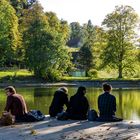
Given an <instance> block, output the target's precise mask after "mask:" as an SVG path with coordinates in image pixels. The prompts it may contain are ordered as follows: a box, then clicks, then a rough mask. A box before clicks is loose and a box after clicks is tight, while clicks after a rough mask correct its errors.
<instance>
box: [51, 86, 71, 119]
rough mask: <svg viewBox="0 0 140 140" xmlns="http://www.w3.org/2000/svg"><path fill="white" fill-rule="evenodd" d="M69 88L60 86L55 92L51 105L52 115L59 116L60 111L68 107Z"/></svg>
mask: <svg viewBox="0 0 140 140" xmlns="http://www.w3.org/2000/svg"><path fill="white" fill-rule="evenodd" d="M67 93H68V89H67V88H66V87H61V88H59V89H58V90H57V91H56V92H55V93H54V97H53V100H52V103H51V105H50V107H49V114H50V116H51V117H55V116H57V114H58V113H62V112H63V107H64V105H66V107H68V94H67Z"/></svg>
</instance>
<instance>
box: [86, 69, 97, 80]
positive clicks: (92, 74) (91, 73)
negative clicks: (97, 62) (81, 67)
mask: <svg viewBox="0 0 140 140" xmlns="http://www.w3.org/2000/svg"><path fill="white" fill-rule="evenodd" d="M88 76H89V77H91V78H97V77H98V71H97V70H96V69H91V70H89V71H88Z"/></svg>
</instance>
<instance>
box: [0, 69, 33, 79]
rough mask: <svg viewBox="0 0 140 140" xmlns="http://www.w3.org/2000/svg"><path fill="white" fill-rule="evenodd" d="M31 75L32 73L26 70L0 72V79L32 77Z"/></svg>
mask: <svg viewBox="0 0 140 140" xmlns="http://www.w3.org/2000/svg"><path fill="white" fill-rule="evenodd" d="M32 75H33V73H32V72H30V71H28V70H26V69H22V70H6V71H0V78H3V77H6V76H32Z"/></svg>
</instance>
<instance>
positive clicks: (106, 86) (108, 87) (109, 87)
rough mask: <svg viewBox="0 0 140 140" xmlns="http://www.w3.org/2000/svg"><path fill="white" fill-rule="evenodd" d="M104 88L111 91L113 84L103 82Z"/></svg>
mask: <svg viewBox="0 0 140 140" xmlns="http://www.w3.org/2000/svg"><path fill="white" fill-rule="evenodd" d="M103 90H104V91H105V92H110V91H111V90H112V86H111V85H110V84H107V83H104V84H103Z"/></svg>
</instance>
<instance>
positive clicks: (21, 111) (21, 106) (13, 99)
mask: <svg viewBox="0 0 140 140" xmlns="http://www.w3.org/2000/svg"><path fill="white" fill-rule="evenodd" d="M5 91H6V95H7V101H6V106H5V111H7V112H11V114H12V115H14V116H15V119H16V120H19V119H21V118H22V117H24V115H25V114H26V113H27V107H26V103H25V100H24V98H23V96H22V95H19V94H17V93H16V90H15V88H14V87H13V86H8V87H6V88H5Z"/></svg>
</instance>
